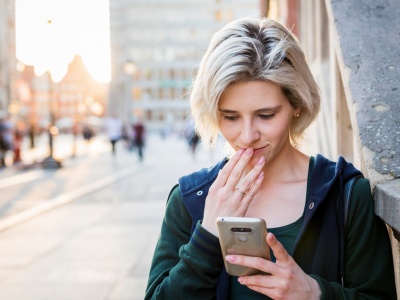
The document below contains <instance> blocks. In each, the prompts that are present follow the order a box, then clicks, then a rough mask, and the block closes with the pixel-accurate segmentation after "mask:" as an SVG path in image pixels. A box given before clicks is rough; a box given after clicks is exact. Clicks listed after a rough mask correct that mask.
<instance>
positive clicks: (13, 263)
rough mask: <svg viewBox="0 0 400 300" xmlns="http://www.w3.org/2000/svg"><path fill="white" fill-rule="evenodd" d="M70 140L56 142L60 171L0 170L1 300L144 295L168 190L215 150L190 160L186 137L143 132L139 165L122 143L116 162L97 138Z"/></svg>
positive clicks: (42, 150) (115, 299)
mask: <svg viewBox="0 0 400 300" xmlns="http://www.w3.org/2000/svg"><path fill="white" fill-rule="evenodd" d="M70 138H72V137H69V136H60V137H57V139H58V140H56V141H55V156H56V157H59V158H62V160H63V168H61V169H57V170H43V169H41V168H39V167H34V168H31V169H27V170H18V169H17V168H15V167H7V168H4V169H2V170H1V171H0V191H1V199H0V286H1V288H0V299H7V300H21V299H24V300H39V299H40V300H46V299H52V300H54V299H57V300H63V299H65V300H67V299H68V300H74V299H79V300H81V299H88V300H103V299H104V300H123V299H143V296H144V291H145V286H146V282H147V276H148V271H149V267H150V262H151V257H152V254H153V250H154V247H155V243H156V241H157V237H158V233H159V230H160V224H161V221H162V216H163V212H164V207H165V202H166V199H167V196H168V193H169V191H170V189H171V188H172V186H173V185H174V184H175V183H177V180H178V178H179V177H180V176H182V175H184V174H187V173H189V172H191V171H194V170H197V169H199V168H201V167H207V166H210V165H211V164H213V163H214V162H216V161H218V160H219V159H220V158H221V157H222V154H221V151H217V149H216V150H214V152H215V153H210V152H209V151H206V150H204V149H203V148H202V145H200V146H199V148H198V149H197V150H198V152H197V155H196V158H195V159H194V158H193V156H192V153H191V152H190V150H189V147H188V145H187V143H186V141H185V140H184V139H182V138H180V137H176V136H171V137H168V138H166V139H162V138H161V137H160V136H158V135H149V136H148V139H147V143H146V148H145V151H144V161H143V162H140V161H139V158H138V155H137V153H136V152H135V151H132V152H129V151H128V150H127V149H125V147H124V145H123V142H119V143H118V144H117V152H116V155H115V156H114V157H113V156H112V154H111V151H110V145H109V143H108V140H107V139H106V138H105V137H103V136H98V137H96V138H95V139H94V140H93V141H92V142H91V144H90V145H89V144H86V143H85V142H84V141H83V140H79V141H77V143H76V147H75V150H73V147H72V142H71V141H70V142H66V141H64V142H63V143H62V144H61V142H62V139H64V140H65V139H70ZM43 139H44V138H43ZM40 145H41V146H40V147H38V148H37V149H36V150H35V151H30V152H27V153H25V154H24V155H25V157H24V156H23V158H24V159H25V160H29V159H31V161H34V159H38V157H40V155H41V157H43V156H45V154H46V151H47V148H46V142H45V139H44V141H42V142H40ZM73 151H75V154H76V155H75V157H72V154H73Z"/></svg>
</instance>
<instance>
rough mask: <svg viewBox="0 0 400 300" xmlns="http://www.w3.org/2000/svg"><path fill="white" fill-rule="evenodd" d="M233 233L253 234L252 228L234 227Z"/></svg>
mask: <svg viewBox="0 0 400 300" xmlns="http://www.w3.org/2000/svg"><path fill="white" fill-rule="evenodd" d="M231 231H232V232H243V233H248V232H251V228H248V227H232V228H231Z"/></svg>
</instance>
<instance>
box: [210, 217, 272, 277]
mask: <svg viewBox="0 0 400 300" xmlns="http://www.w3.org/2000/svg"><path fill="white" fill-rule="evenodd" d="M217 228H218V233H219V242H220V245H221V250H222V254H223V256H224V264H225V269H226V271H227V273H228V274H229V275H232V276H247V275H254V274H262V273H263V272H261V271H260V270H257V269H254V268H250V267H245V266H239V265H235V264H231V263H229V262H228V261H227V260H226V259H225V256H226V255H228V254H240V255H247V256H256V257H262V258H265V259H268V260H270V259H271V256H270V249H269V246H268V244H267V242H266V240H265V237H266V235H267V224H266V223H265V221H264V220H263V219H260V218H244V217H219V218H218V219H217Z"/></svg>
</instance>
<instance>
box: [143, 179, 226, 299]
mask: <svg viewBox="0 0 400 300" xmlns="http://www.w3.org/2000/svg"><path fill="white" fill-rule="evenodd" d="M191 222H192V219H191V217H190V215H189V214H188V212H187V210H186V208H185V206H184V205H183V202H182V199H181V195H180V190H179V187H176V188H174V189H173V190H172V192H171V194H170V197H169V200H168V203H167V208H166V212H165V216H164V219H163V222H162V227H161V233H160V236H159V239H158V243H157V246H156V249H155V252H154V256H153V261H152V265H151V269H150V275H149V280H148V284H147V289H146V295H145V299H177V300H178V299H185V300H186V299H191V300H195V299H202V300H204V299H215V298H216V284H217V279H218V276H219V274H220V272H221V270H222V265H223V260H222V253H221V250H220V246H219V240H218V238H217V237H215V236H214V235H212V234H211V233H209V232H208V231H206V230H205V229H204V228H202V226H201V224H200V222H199V223H198V224H197V225H196V228H195V230H194V232H193V234H192V235H191V234H190V229H191Z"/></svg>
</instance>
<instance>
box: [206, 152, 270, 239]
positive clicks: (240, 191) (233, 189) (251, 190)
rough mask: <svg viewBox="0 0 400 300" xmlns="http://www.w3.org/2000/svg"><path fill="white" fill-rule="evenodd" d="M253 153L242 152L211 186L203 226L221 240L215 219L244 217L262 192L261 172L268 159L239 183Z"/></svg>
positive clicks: (227, 165)
mask: <svg viewBox="0 0 400 300" xmlns="http://www.w3.org/2000/svg"><path fill="white" fill-rule="evenodd" d="M253 153H254V151H253V149H251V148H249V149H246V151H245V150H244V149H240V150H239V151H238V152H236V154H235V155H234V156H233V157H232V158H231V159H230V160H229V161H228V162H227V163H226V165H225V166H224V167H223V169H222V170H221V171H220V172H219V174H218V176H217V179H216V180H215V181H214V183H213V184H212V185H211V187H210V190H209V192H208V195H207V198H206V204H205V208H204V218H203V222H202V226H203V227H204V228H205V229H207V230H208V231H209V232H211V233H212V234H214V235H215V236H218V232H217V226H216V219H217V218H218V217H243V216H244V214H245V213H246V211H247V208H248V206H249V204H250V202H251V200H252V199H253V198H254V196H255V194H256V193H257V191H258V189H259V188H260V185H261V182H262V180H263V178H264V172H262V168H263V166H264V164H265V158H264V157H260V159H259V160H258V162H257V164H256V165H255V166H254V167H253V169H252V170H251V171H250V172H249V173H248V174H247V176H246V177H245V178H244V179H243V180H242V181H240V179H241V178H242V175H243V172H244V170H245V169H246V167H247V164H248V162H249V161H250V159H251V158H252V156H253Z"/></svg>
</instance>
